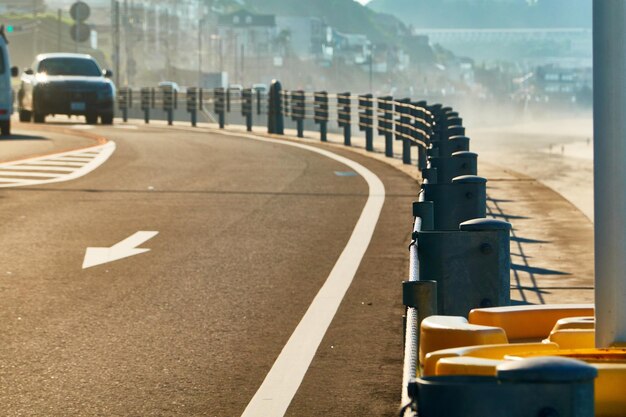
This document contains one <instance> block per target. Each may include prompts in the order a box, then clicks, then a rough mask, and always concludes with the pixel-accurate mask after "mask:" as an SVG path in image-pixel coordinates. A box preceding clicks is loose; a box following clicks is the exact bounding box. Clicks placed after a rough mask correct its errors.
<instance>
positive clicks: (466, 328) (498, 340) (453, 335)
mask: <svg viewBox="0 0 626 417" xmlns="http://www.w3.org/2000/svg"><path fill="white" fill-rule="evenodd" d="M502 343H508V340H507V338H506V334H505V333H504V330H502V329H500V328H498V327H492V326H479V325H475V324H469V323H468V322H467V320H466V319H465V318H464V317H458V316H430V317H427V318H425V319H424V320H423V321H422V326H421V329H420V352H419V356H420V363H423V362H424V358H425V356H426V355H427V354H428V353H430V352H434V351H436V350H441V349H448V348H453V347H461V346H474V345H493V344H502Z"/></svg>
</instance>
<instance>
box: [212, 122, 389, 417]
mask: <svg viewBox="0 0 626 417" xmlns="http://www.w3.org/2000/svg"><path fill="white" fill-rule="evenodd" d="M220 133H221V134H224V133H225V132H220ZM232 136H238V137H246V138H250V139H254V140H258V141H261V142H270V143H276V144H280V145H287V146H293V147H296V148H300V149H304V150H308V151H311V152H315V153H318V154H320V155H323V156H326V157H328V158H331V159H334V160H335V161H338V162H340V163H342V164H344V165H347V166H348V167H350V168H351V169H353V170H354V171H356V172H357V173H359V174H360V175H361V176H362V177H363V178H364V179H365V181H366V182H367V185H368V187H369V195H368V198H367V202H366V203H365V206H364V207H363V211H362V212H361V216H360V217H359V220H358V222H357V224H356V226H355V228H354V230H353V232H352V236H350V240H349V241H348V244H347V245H346V247H345V248H344V250H343V252H342V253H341V255H340V256H339V259H337V262H336V263H335V266H334V267H333V269H332V271H331V272H330V275H329V276H328V278H327V279H326V282H325V283H324V285H323V286H322V288H321V289H320V290H319V292H318V293H317V295H316V296H315V299H314V300H313V302H312V303H311V305H310V306H309V308H308V310H307V312H306V313H305V314H304V316H303V317H302V320H300V323H299V324H298V326H297V327H296V329H295V330H294V332H293V333H292V335H291V337H290V338H289V341H288V342H287V344H286V345H285V346H284V347H283V349H282V351H281V353H280V355H279V356H278V358H277V359H276V361H275V362H274V365H273V366H272V369H270V371H269V373H268V374H267V376H266V377H265V380H264V381H263V383H262V384H261V386H260V387H259V389H258V390H257V392H256V394H255V395H254V397H253V398H252V400H251V401H250V403H249V404H248V406H247V407H246V409H245V410H244V412H243V414H242V417H282V416H284V415H285V413H286V412H287V409H288V407H289V405H290V404H291V400H292V399H293V397H294V396H295V394H296V392H297V391H298V388H299V387H300V384H301V383H302V380H303V379H304V376H305V374H306V372H307V370H308V369H309V366H310V364H311V361H312V360H313V357H314V356H315V353H316V351H317V349H318V347H319V345H320V343H321V342H322V339H323V337H324V335H325V334H326V331H327V330H328V327H329V326H330V323H331V322H332V320H333V318H334V317H335V314H336V313H337V310H338V308H339V306H340V304H341V301H342V300H343V297H344V296H345V294H346V292H347V291H348V288H349V287H350V285H351V284H352V280H353V279H354V276H355V275H356V272H357V269H358V268H359V265H360V264H361V260H362V259H363V256H364V255H365V252H366V250H367V248H368V246H369V243H370V241H371V239H372V236H373V234H374V230H375V229H376V224H377V223H378V218H379V217H380V212H381V210H382V208H383V204H384V202H385V186H384V185H383V183H382V181H381V180H380V179H379V178H378V177H377V176H376V175H375V174H374V173H373V172H371V171H370V170H368V169H367V168H365V167H364V166H363V165H361V164H359V163H357V162H354V161H352V160H350V159H348V158H344V157H342V156H339V155H336V154H334V153H332V152H329V151H326V150H324V149H319V148H316V147H313V146H308V145H304V144H300V143H295V142H287V141H281V140H275V139H269V138H267V139H266V138H260V137H257V136H252V135H245V134H232Z"/></svg>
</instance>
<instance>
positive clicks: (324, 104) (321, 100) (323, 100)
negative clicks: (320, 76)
mask: <svg viewBox="0 0 626 417" xmlns="http://www.w3.org/2000/svg"><path fill="white" fill-rule="evenodd" d="M313 102H314V104H313V119H314V120H315V123H317V124H319V125H320V140H321V141H322V142H326V141H327V137H326V136H327V124H328V93H327V92H326V91H317V92H315V93H314V94H313Z"/></svg>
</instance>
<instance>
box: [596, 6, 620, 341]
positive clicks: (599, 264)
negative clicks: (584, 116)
mask: <svg viewBox="0 0 626 417" xmlns="http://www.w3.org/2000/svg"><path fill="white" fill-rule="evenodd" d="M625 21H626V2H624V1H623V0H594V1H593V125H594V141H593V145H594V156H593V159H594V168H593V170H594V195H595V196H594V204H595V210H594V216H595V221H594V229H595V230H594V233H595V277H596V279H595V320H596V321H595V323H596V347H597V348H608V347H612V346H613V347H615V346H624V345H625V344H626V303H624V300H626V279H625V278H624V271H625V270H626V257H624V253H626V211H624V207H625V206H626V194H625V193H624V188H625V187H626V175H625V171H624V167H625V166H626V141H625V140H624V138H626V119H625V118H624V117H623V115H622V112H623V111H624V109H626V49H624V38H625V37H626V24H625V23H624V22H625Z"/></svg>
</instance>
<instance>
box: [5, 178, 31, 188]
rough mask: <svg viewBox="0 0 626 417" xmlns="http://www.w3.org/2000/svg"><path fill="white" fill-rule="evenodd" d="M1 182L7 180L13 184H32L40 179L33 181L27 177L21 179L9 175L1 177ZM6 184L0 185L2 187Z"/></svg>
mask: <svg viewBox="0 0 626 417" xmlns="http://www.w3.org/2000/svg"><path fill="white" fill-rule="evenodd" d="M1 182H7V183H10V184H12V185H15V186H17V185H31V184H37V183H38V181H36V180H35V181H33V180H27V179H19V178H9V177H0V183H1ZM3 185H4V184H0V187H2V186H3Z"/></svg>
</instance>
